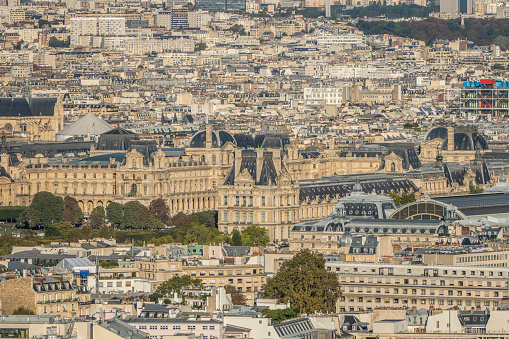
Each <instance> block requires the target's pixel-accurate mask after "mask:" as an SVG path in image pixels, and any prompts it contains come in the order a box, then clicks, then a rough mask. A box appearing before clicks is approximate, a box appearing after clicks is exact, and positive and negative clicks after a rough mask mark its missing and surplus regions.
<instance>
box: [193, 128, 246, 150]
mask: <svg viewBox="0 0 509 339" xmlns="http://www.w3.org/2000/svg"><path fill="white" fill-rule="evenodd" d="M211 132H212V147H213V148H221V147H223V146H224V144H226V143H227V142H231V143H232V144H234V145H237V142H236V141H235V138H234V137H233V136H232V135H231V134H230V133H228V132H226V131H211ZM206 141H207V133H206V131H199V132H197V133H196V134H195V135H193V137H192V138H191V141H190V142H189V147H192V148H205V147H206V144H207V143H206Z"/></svg>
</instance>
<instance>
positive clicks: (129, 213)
mask: <svg viewBox="0 0 509 339" xmlns="http://www.w3.org/2000/svg"><path fill="white" fill-rule="evenodd" d="M143 208H146V207H145V206H143V205H142V204H140V203H139V202H138V201H129V202H128V203H126V204H125V205H124V218H123V219H124V220H123V223H122V225H123V226H124V227H127V228H142V226H141V225H140V220H139V218H140V211H141V210H142V209H143ZM141 213H142V214H143V212H141Z"/></svg>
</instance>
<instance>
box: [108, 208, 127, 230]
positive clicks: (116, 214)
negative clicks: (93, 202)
mask: <svg viewBox="0 0 509 339" xmlns="http://www.w3.org/2000/svg"><path fill="white" fill-rule="evenodd" d="M106 218H107V219H108V221H109V222H110V223H113V224H115V225H116V226H120V224H122V221H123V220H124V208H123V206H122V204H119V203H118V202H110V204H109V205H108V206H107V207H106Z"/></svg>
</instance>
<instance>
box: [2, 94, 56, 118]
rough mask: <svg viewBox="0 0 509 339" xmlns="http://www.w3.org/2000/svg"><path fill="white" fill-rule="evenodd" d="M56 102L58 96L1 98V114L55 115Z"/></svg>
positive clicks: (7, 115) (12, 115) (22, 115)
mask: <svg viewBox="0 0 509 339" xmlns="http://www.w3.org/2000/svg"><path fill="white" fill-rule="evenodd" d="M56 102H57V98H28V99H27V98H0V116H2V117H38V116H53V115H54V113H55V104H56Z"/></svg>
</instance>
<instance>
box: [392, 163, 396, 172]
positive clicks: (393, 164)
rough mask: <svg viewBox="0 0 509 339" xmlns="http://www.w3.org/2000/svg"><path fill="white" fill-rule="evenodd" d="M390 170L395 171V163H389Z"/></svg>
mask: <svg viewBox="0 0 509 339" xmlns="http://www.w3.org/2000/svg"><path fill="white" fill-rule="evenodd" d="M391 172H396V164H395V163H391Z"/></svg>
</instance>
